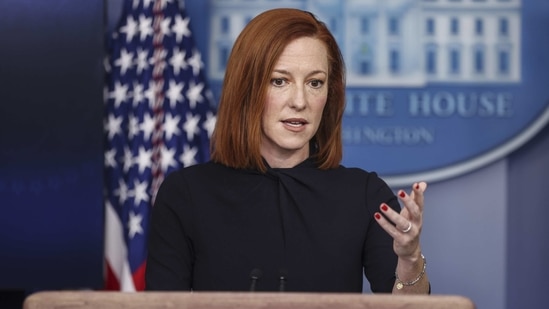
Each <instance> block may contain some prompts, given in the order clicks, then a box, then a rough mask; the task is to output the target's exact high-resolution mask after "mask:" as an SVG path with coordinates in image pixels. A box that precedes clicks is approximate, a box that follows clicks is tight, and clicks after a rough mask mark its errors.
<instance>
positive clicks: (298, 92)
mask: <svg viewBox="0 0 549 309" xmlns="http://www.w3.org/2000/svg"><path fill="white" fill-rule="evenodd" d="M306 106H307V95H306V93H305V89H304V87H295V90H294V93H293V95H292V98H291V100H290V107H292V108H295V109H297V110H302V109H304V108H305V107H306Z"/></svg>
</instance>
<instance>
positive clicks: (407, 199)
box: [398, 190, 422, 220]
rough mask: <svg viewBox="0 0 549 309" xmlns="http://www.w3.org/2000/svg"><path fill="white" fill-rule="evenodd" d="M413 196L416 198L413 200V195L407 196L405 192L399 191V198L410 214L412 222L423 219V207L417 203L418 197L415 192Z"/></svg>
mask: <svg viewBox="0 0 549 309" xmlns="http://www.w3.org/2000/svg"><path fill="white" fill-rule="evenodd" d="M412 195H414V196H415V198H413V197H412V196H411V195H408V194H406V192H405V191H404V190H399V191H398V198H399V199H400V200H401V201H402V204H404V207H405V208H406V209H407V210H408V213H409V214H410V218H409V219H411V220H414V219H418V218H420V217H421V211H422V210H421V207H420V206H419V205H418V204H417V203H416V199H417V195H420V194H419V193H418V194H415V192H412Z"/></svg>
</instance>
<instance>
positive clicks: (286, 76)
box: [260, 37, 328, 167]
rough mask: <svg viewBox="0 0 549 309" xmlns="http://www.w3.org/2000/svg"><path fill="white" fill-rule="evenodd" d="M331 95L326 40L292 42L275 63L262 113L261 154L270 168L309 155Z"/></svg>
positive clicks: (301, 159)
mask: <svg viewBox="0 0 549 309" xmlns="http://www.w3.org/2000/svg"><path fill="white" fill-rule="evenodd" d="M327 97H328V57H327V51H326V47H325V46H324V44H323V42H322V41H320V40H318V39H314V38H310V37H302V38H298V39H296V40H294V41H292V42H290V43H289V44H288V45H287V46H286V48H285V49H284V51H283V52H282V54H281V55H280V58H279V59H278V61H277V62H276V64H275V67H274V70H273V72H272V73H271V80H270V84H269V86H268V88H267V98H266V102H265V111H264V114H263V116H262V122H261V128H262V138H261V145H260V150H261V155H262V156H263V157H264V158H265V160H267V162H268V163H269V165H270V166H271V167H293V166H295V165H296V164H298V163H300V162H302V161H303V160H305V159H306V158H307V157H308V156H309V141H310V140H311V138H312V137H313V136H314V135H315V133H316V131H317V129H318V127H319V125H320V120H321V119H322V111H323V110H324V106H325V105H326V99H327Z"/></svg>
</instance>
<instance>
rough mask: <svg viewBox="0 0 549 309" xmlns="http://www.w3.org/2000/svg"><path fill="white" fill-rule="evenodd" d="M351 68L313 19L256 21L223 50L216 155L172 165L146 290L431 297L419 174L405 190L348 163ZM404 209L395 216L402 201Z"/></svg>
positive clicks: (287, 15) (290, 15)
mask: <svg viewBox="0 0 549 309" xmlns="http://www.w3.org/2000/svg"><path fill="white" fill-rule="evenodd" d="M344 74H345V73H344V63H343V59H342V56H341V53H340V50H339V48H338V46H337V44H336V42H335V39H334V38H333V36H332V35H331V34H330V32H329V31H328V29H327V28H326V26H325V25H324V24H323V23H322V22H319V21H318V20H317V19H316V18H315V17H314V16H313V15H312V14H310V13H307V12H304V11H300V10H295V9H275V10H270V11H266V12H264V13H262V14H260V15H258V16H257V17H256V18H254V19H253V20H252V21H251V22H250V23H249V24H248V26H247V27H246V28H245V29H244V30H243V31H242V33H241V34H240V36H239V37H238V39H237V40H236V42H235V45H234V47H233V51H232V53H231V56H230V58H229V61H228V64H227V70H226V76H225V80H224V85H223V93H222V95H221V98H220V103H219V109H218V120H217V124H216V128H215V132H214V135H213V137H212V160H211V161H210V162H208V163H205V164H201V165H196V166H192V167H188V168H185V169H182V170H180V171H177V172H175V173H172V174H170V175H169V176H168V177H167V178H166V180H165V181H164V183H163V184H162V186H161V188H160V190H159V192H158V195H157V198H156V202H155V206H154V209H153V214H152V219H151V230H150V239H149V257H148V261H147V271H146V286H147V289H149V290H210V291H238V290H258V291H274V290H287V291H309V292H361V291H362V279H363V273H364V274H365V276H366V278H367V279H368V281H369V283H370V287H371V289H372V291H373V292H386V293H389V292H393V293H428V292H429V281H428V278H427V275H426V273H425V259H424V258H423V256H422V254H421V249H420V244H419V236H420V231H421V226H422V212H423V192H424V190H425V188H426V184H425V183H416V184H414V185H413V188H412V192H411V193H410V194H409V195H408V194H407V193H406V192H404V191H400V192H399V193H398V195H399V197H398V198H397V197H396V196H394V194H393V193H392V191H391V189H390V188H389V187H388V186H387V185H386V184H385V182H383V180H381V179H380V178H378V177H377V175H376V174H375V173H370V172H366V171H364V170H361V169H357V168H346V167H343V166H341V165H340V161H341V158H342V142H341V122H342V116H343V110H344V102H345V100H344V93H345V77H344ZM399 198H400V201H402V203H403V204H404V208H403V209H402V211H401V207H400V205H399V202H398V199H399Z"/></svg>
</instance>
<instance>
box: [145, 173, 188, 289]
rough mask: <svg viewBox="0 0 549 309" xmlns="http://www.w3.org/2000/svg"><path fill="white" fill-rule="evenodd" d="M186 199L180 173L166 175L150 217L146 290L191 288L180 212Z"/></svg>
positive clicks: (186, 239) (182, 178)
mask: <svg viewBox="0 0 549 309" xmlns="http://www.w3.org/2000/svg"><path fill="white" fill-rule="evenodd" d="M188 201H190V198H189V194H188V192H187V189H186V185H185V181H184V177H183V176H182V173H181V172H175V173H172V174H170V175H168V176H167V177H166V179H165V180H164V182H163V183H162V185H161V186H160V189H159V190H158V194H157V196H156V200H155V204H154V207H153V209H152V215H151V218H150V224H149V226H150V229H149V235H148V256H147V267H146V272H145V289H146V290H190V289H191V286H192V284H191V282H192V265H193V258H192V257H193V254H192V245H191V242H190V241H189V239H188V237H187V233H186V229H187V228H189V227H188V226H185V222H184V218H185V216H183V212H184V207H185V206H187V204H188ZM187 207H188V206H187ZM187 220H188V218H187ZM187 222H188V221H187Z"/></svg>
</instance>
